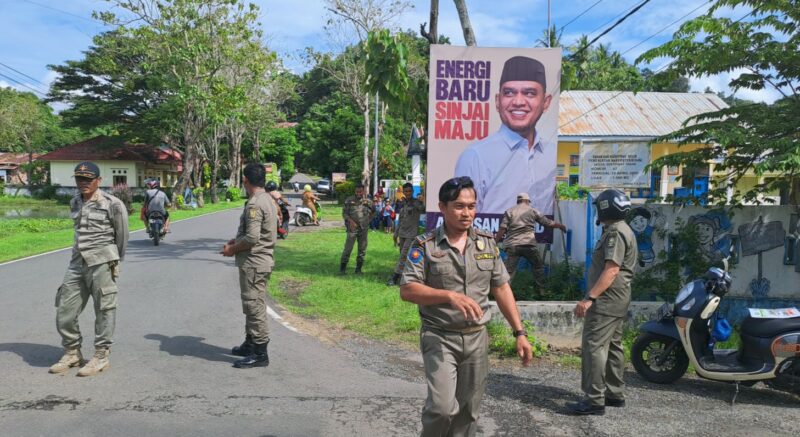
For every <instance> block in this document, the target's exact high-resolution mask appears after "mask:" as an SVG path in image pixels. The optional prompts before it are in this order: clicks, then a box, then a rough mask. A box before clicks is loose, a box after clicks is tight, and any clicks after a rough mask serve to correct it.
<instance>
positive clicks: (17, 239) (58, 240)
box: [0, 198, 244, 262]
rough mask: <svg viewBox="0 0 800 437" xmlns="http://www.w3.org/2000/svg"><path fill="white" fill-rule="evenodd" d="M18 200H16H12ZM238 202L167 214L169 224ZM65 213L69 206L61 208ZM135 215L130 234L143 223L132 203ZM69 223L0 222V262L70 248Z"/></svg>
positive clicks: (33, 203)
mask: <svg viewBox="0 0 800 437" xmlns="http://www.w3.org/2000/svg"><path fill="white" fill-rule="evenodd" d="M3 199H6V198H0V200H1V201H2V204H3V205H11V204H12V203H11V202H6V201H5V200H3ZM15 200H19V198H15ZM243 202H244V201H241V202H220V203H217V204H211V203H206V205H205V208H198V209H195V210H179V211H171V212H170V220H171V221H172V223H174V222H175V221H177V220H182V219H186V218H190V217H195V216H198V215H202V214H208V213H211V212H216V211H222V210H225V209H230V208H238V207H242V206H243V205H244V203H243ZM13 205H21V206H28V207H30V206H58V204H57V203H56V202H54V201H50V200H35V199H26V200H24V201H23V202H22V203H18V202H14V203H13ZM60 206H61V207H63V208H64V209H65V210H66V209H69V206H66V205H60ZM133 207H134V209H135V211H137V212H134V213H133V214H131V215H130V217H128V223H129V227H130V230H131V231H135V230H137V229H142V228H144V223H142V221H141V220H139V213H138V211H139V208H140V207H141V205H140V204H138V203H134V204H133ZM72 238H73V233H72V220H70V219H68V218H22V219H3V220H0V262H5V261H11V260H14V259H19V258H24V257H26V256H31V255H36V254H39V253H44V252H49V251H51V250H56V249H62V248H65V247H69V246H71V245H72Z"/></svg>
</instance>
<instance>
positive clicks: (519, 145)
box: [455, 56, 557, 214]
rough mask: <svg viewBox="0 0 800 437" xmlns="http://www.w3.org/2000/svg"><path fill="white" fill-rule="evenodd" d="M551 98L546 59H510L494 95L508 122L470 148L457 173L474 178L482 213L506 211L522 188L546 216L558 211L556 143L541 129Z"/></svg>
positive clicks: (465, 152) (457, 166)
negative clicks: (541, 122) (546, 73)
mask: <svg viewBox="0 0 800 437" xmlns="http://www.w3.org/2000/svg"><path fill="white" fill-rule="evenodd" d="M551 100H552V96H551V95H550V94H547V79H546V77H545V68H544V65H543V64H542V63H541V62H539V61H537V60H536V59H533V58H528V57H525V56H514V57H512V58H510V59H508V60H507V61H506V62H505V64H504V65H503V72H502V74H501V76H500V89H499V92H498V93H497V95H495V106H496V108H497V112H498V113H499V114H500V120H502V122H503V125H502V126H500V130H499V131H497V132H495V133H493V134H491V135H489V136H487V137H486V138H484V139H482V140H480V141H478V142H476V143H473V144H471V145H470V146H469V147H467V148H466V149H465V150H464V152H462V153H461V156H460V157H459V158H458V161H457V162H456V168H455V176H469V177H470V178H471V179H472V180H473V181H475V188H476V190H477V192H478V212H479V213H497V214H500V213H502V211H505V210H506V209H507V208H509V207H511V206H513V205H514V200H515V196H516V195H517V193H519V192H525V193H528V194H529V195H530V198H531V200H532V203H533V206H534V207H535V208H537V209H539V210H540V211H544V213H545V214H550V213H551V212H552V211H553V190H554V188H555V186H554V184H555V182H554V181H555V171H556V168H555V167H556V166H555V162H556V152H557V151H556V143H555V141H554V140H553V139H550V138H542V137H541V135H539V131H538V130H537V129H536V123H538V122H539V119H540V118H541V116H542V114H543V113H544V112H545V111H547V108H549V107H550V102H551Z"/></svg>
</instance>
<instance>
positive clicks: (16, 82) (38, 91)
mask: <svg viewBox="0 0 800 437" xmlns="http://www.w3.org/2000/svg"><path fill="white" fill-rule="evenodd" d="M0 77H2V78H5V79H8V80H10V81H11V82H14V83H15V84H17V85H19V86H23V87H25V88H27V89H29V90H31V91H33V92H34V93H36V94H40V95H41V96H42V97H47V94H46V93H43V92H41V91H40V90H37V89H36V88H33V87H31V86H29V85H27V84H25V83H23V82H20V81H18V80H17V79H14V78H13V77H11V76H7V75H5V74H3V73H0Z"/></svg>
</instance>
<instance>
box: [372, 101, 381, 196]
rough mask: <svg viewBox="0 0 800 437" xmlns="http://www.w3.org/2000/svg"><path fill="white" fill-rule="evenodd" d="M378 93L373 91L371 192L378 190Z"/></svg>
mask: <svg viewBox="0 0 800 437" xmlns="http://www.w3.org/2000/svg"><path fill="white" fill-rule="evenodd" d="M378 104H379V101H378V93H377V92H376V93H375V149H374V150H373V151H372V181H373V184H372V190H373V191H372V194H375V193H377V192H378V112H379V109H378Z"/></svg>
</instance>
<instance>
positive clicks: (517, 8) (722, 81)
mask: <svg viewBox="0 0 800 437" xmlns="http://www.w3.org/2000/svg"><path fill="white" fill-rule="evenodd" d="M596 1H597V0H571V1H564V0H562V1H553V2H552V12H551V17H552V21H553V22H554V23H555V24H556V25H558V26H559V27H561V26H563V25H564V24H566V23H568V22H569V21H570V20H572V19H573V18H575V17H576V16H577V15H578V14H580V13H581V12H583V11H584V10H586V9H587V8H588V7H589V6H591V5H592V4H594V3H595V2H596ZM253 2H254V3H256V4H258V5H259V6H260V8H261V11H260V15H261V23H262V27H263V29H264V31H265V39H266V40H267V43H268V45H269V46H270V47H271V48H272V49H274V50H276V51H278V52H279V53H280V54H281V55H282V57H283V58H284V63H285V65H287V67H288V68H290V69H292V70H294V71H296V72H300V71H302V70H304V69H305V68H306V67H305V66H304V64H303V62H302V60H301V59H300V56H299V54H300V53H301V51H302V50H303V48H305V47H313V48H315V49H317V50H327V49H329V46H328V45H327V44H326V43H325V40H326V36H325V32H324V30H323V29H324V26H325V23H326V21H327V20H328V16H327V11H326V9H325V6H324V2H323V1H322V0H289V1H285V0H253ZM638 2H639V0H603V1H601V2H600V3H599V4H598V5H597V6H595V7H594V8H592V9H591V10H590V11H589V12H587V13H586V14H584V15H583V16H581V17H580V18H578V19H577V20H575V21H574V22H573V23H571V24H569V26H568V27H567V28H566V29H565V31H564V35H563V37H562V41H563V42H565V43H567V44H570V43H572V42H573V41H575V40H576V39H577V38H578V37H579V36H580V35H581V34H583V33H587V34H589V35H590V37H593V36H596V35H597V34H599V33H600V32H601V31H602V30H603V29H605V28H607V27H609V26H610V24H605V23H607V22H609V21H610V20H612V19H614V17H615V16H617V15H618V14H620V13H622V12H623V11H624V10H626V9H628V8H629V7H631V6H633V5H634V4H636V3H638ZM411 3H412V4H413V6H414V7H413V8H412V9H410V10H409V11H407V12H406V13H405V14H403V15H402V16H401V17H399V19H398V20H397V23H396V24H397V26H398V27H400V28H403V29H409V28H410V29H415V30H418V29H419V24H420V23H422V22H427V21H428V13H429V12H428V8H429V7H430V1H429V0H412V1H411ZM109 5H110V4H109V3H107V2H106V1H105V0H0V29H3V33H2V38H0V63H2V64H5V66H3V65H0V86H9V85H11V86H14V87H15V88H19V89H23V90H27V88H25V86H24V85H27V86H29V87H32V88H34V89H38V90H41V91H46V89H47V87H48V85H49V84H50V83H51V82H52V81H53V79H54V78H55V76H54V74H53V73H52V72H50V71H48V70H47V65H48V64H59V63H63V62H64V61H65V60H69V59H80V58H81V56H82V54H81V52H82V51H84V50H86V49H87V48H88V47H89V46H90V44H91V38H92V36H93V35H95V34H97V33H99V32H101V31H102V30H103V29H104V26H103V25H102V24H101V23H99V22H97V21H94V20H93V19H92V18H91V12H92V11H93V10H106V9H108V8H109V7H110V6H109ZM467 5H468V7H469V12H470V19H471V21H472V24H473V27H474V28H475V34H476V39H477V42H478V45H479V46H483V47H531V46H534V45H536V41H537V39H539V38H541V36H542V32H543V31H544V29H545V28H546V27H547V24H546V23H547V1H546V0H505V1H492V0H467ZM701 5H702V7H700V9H698V10H697V11H695V12H694V13H692V14H691V15H689V16H688V17H687V19H688V18H692V17H695V16H698V15H700V14H701V13H703V12H704V11H705V10H706V9H707V7H708V4H707V3H706V2H705V1H704V0H651V1H650V3H648V4H647V5H645V6H644V7H643V8H642V9H641V10H640V11H639V12H637V13H636V14H635V15H633V16H632V17H631V18H629V19H628V20H627V21H625V22H624V23H622V24H621V25H620V26H619V27H617V28H616V29H614V30H613V31H611V32H610V33H609V34H607V35H605V36H603V37H602V38H601V39H600V40H599V41H598V43H596V44H599V43H603V44H610V45H611V48H612V49H614V50H617V51H620V52H623V53H624V56H625V58H626V59H628V60H629V61H633V60H634V59H635V58H636V57H637V56H638V55H639V54H641V53H642V52H643V51H645V50H647V49H649V48H652V47H654V46H656V45H658V44H661V43H663V42H666V41H668V40H669V39H670V36H671V35H672V32H674V31H675V29H677V27H678V25H679V24H680V23H676V24H674V25H672V26H669V27H667V28H666V29H664V27H665V26H667V25H668V24H669V23H672V22H673V21H675V20H678V19H679V18H680V17H682V16H683V15H685V14H687V13H689V12H690V11H692V10H694V9H695V8H697V7H698V6H701ZM744 13H745V12H742V11H731V12H730V16H732V17H735V18H739V17H741V16H742V15H744ZM614 21H616V20H615V19H614ZM604 24H605V25H604ZM598 28H599V30H598ZM662 29H663V30H662ZM439 33H440V34H445V35H447V36H449V37H450V39H451V41H452V42H453V44H463V43H464V42H463V37H462V34H461V27H460V24H459V21H458V15H457V14H456V11H455V7H454V6H453V2H452V1H450V0H440V12H439ZM653 34H656V35H655V36H654V37H652V38H651V39H649V40H647V41H645V42H642V41H644V40H645V39H646V38H648V37H650V36H651V35H653ZM640 43H641V44H640ZM637 44H639V45H638V46H637ZM665 62H666V60H658V61H656V62H655V63H654V64H653V65H652V66H651V68H654V69H655V68H658V67H660V66H661V65H663V63H665ZM7 66H8V67H11V68H14V69H16V70H19V71H20V72H22V73H24V74H26V75H29V76H31V77H32V78H34V79H35V80H32V79H30V78H27V77H24V76H21V75H19V74H18V73H16V72H14V71H11V70H9V68H8V67H7ZM3 76H10V77H11V78H14V79H16V80H17V81H18V82H21V83H22V84H24V85H20V84H16V83H14V82H13V81H12V80H10V79H8V77H3ZM728 80H729V76H728V75H722V76H716V77H703V78H692V79H691V82H690V83H691V86H692V89H693V90H697V91H701V90H703V89H705V88H706V87H707V86H710V87H711V88H712V89H714V90H717V91H720V90H725V91H728V89H727V86H726V84H727V82H728ZM737 96H739V97H742V98H747V99H753V100H760V101H767V102H772V101H774V100H775V99H776V98H777V96H778V94H777V92H775V91H772V90H763V91H758V92H755V91H749V90H742V91H739V93H738V94H737Z"/></svg>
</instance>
